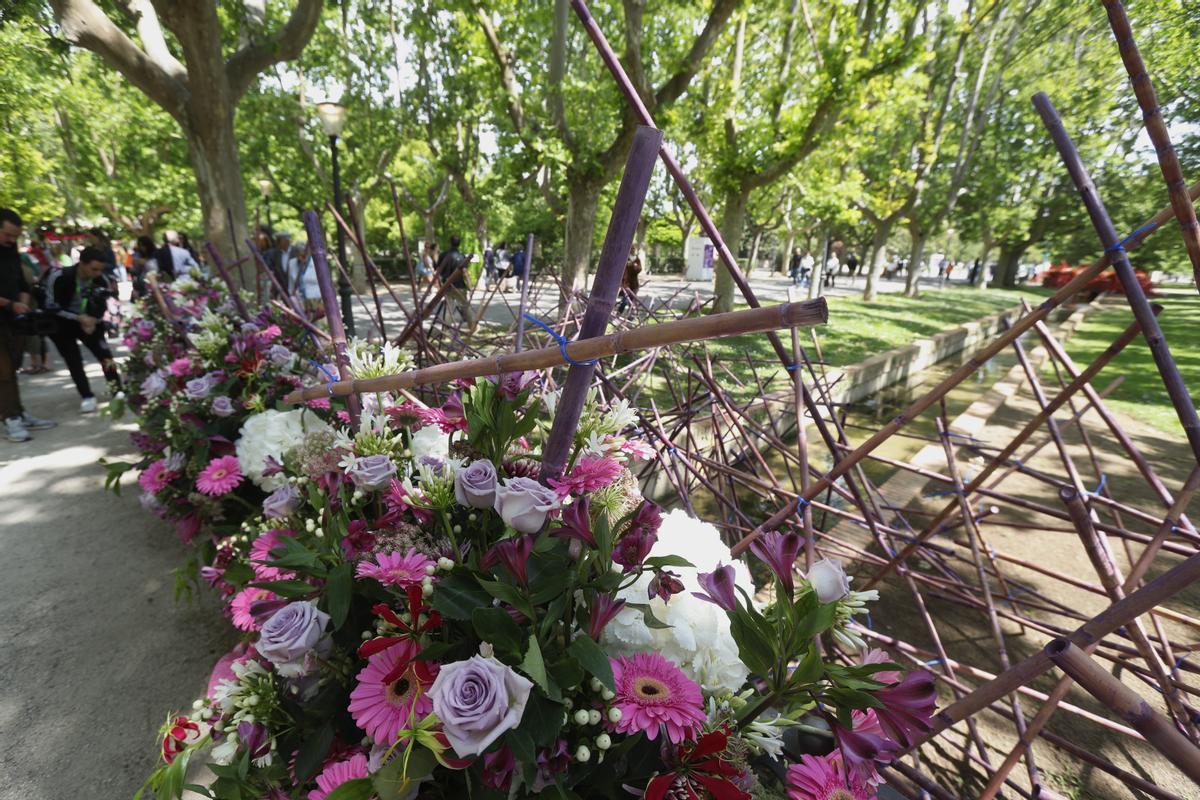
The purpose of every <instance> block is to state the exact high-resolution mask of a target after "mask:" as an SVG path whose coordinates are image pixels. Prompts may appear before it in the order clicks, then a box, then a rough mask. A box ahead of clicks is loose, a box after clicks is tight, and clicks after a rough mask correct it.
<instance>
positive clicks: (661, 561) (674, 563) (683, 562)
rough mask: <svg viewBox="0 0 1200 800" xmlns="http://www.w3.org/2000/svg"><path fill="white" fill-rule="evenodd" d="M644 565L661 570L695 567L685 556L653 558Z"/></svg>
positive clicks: (648, 559)
mask: <svg viewBox="0 0 1200 800" xmlns="http://www.w3.org/2000/svg"><path fill="white" fill-rule="evenodd" d="M643 563H644V564H645V565H646V566H647V567H650V568H652V569H653V568H656V567H657V568H659V569H662V568H663V567H693V568H694V567H695V565H694V564H692V562H690V561H688V560H687V559H686V558H684V557H683V556H651V557H650V558H647V559H646V560H645V562H643Z"/></svg>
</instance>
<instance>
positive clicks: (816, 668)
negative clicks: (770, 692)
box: [789, 647, 825, 686]
mask: <svg viewBox="0 0 1200 800" xmlns="http://www.w3.org/2000/svg"><path fill="white" fill-rule="evenodd" d="M824 667H825V663H824V662H823V661H822V660H821V654H820V653H818V652H817V648H815V647H809V648H808V652H807V653H805V655H804V658H802V659H801V660H800V663H799V664H798V665H796V669H795V670H793V671H792V674H791V676H790V678H789V682H790V683H791V684H792V685H793V686H803V685H804V684H806V683H813V682H815V681H816V680H817V679H818V678H820V677H821V674H822V673H823V672H824Z"/></svg>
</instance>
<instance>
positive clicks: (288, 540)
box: [266, 536, 320, 567]
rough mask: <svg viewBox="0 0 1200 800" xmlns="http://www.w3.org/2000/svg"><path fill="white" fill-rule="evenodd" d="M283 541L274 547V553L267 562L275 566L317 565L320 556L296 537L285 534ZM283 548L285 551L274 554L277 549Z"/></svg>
mask: <svg viewBox="0 0 1200 800" xmlns="http://www.w3.org/2000/svg"><path fill="white" fill-rule="evenodd" d="M282 540H283V541H282V542H281V543H280V544H277V545H275V547H273V548H272V555H271V557H270V558H268V559H267V561H266V563H267V564H270V565H271V566H274V567H315V566H316V565H317V562H318V561H319V560H320V556H319V555H318V554H317V553H314V552H313V551H312V550H309V549H308V548H307V547H305V546H304V545H302V544H301V543H300V542H298V541H296V539H295V537H292V536H284V537H282ZM280 548H283V551H284V552H283V553H281V554H280V555H278V556H277V555H274V552H275V551H276V550H279V549H280Z"/></svg>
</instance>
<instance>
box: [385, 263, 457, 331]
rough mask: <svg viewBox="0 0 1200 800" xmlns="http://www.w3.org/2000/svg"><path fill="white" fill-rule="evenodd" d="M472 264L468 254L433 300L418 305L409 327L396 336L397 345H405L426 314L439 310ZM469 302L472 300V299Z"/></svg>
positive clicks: (447, 278) (440, 287) (439, 288)
mask: <svg viewBox="0 0 1200 800" xmlns="http://www.w3.org/2000/svg"><path fill="white" fill-rule="evenodd" d="M470 264H471V256H467V260H466V261H464V262H463V265H462V266H461V267H459V268H458V269H456V270H454V272H451V273H450V275H449V276H447V277H446V279H445V280H444V281H442V285H441V286H439V287H438V290H437V294H435V295H434V296H433V300H431V301H429V302H428V303H421V304H419V305H418V310H417V313H416V314H415V315H414V316H413V318H412V319H411V320H410V321H409V323H408V325H407V327H405V328H404V330H403V331H401V332H400V335H399V336H397V337H396V341H395V345H396V346H397V347H403V346H404V343H405V342H407V341H408V338H409V337H410V336H412V335H413V333H415V332H416V330H417V328H419V327H421V323H422V322H424V321H425V315H426V314H427V313H429V312H430V311H436V310H437V307H438V304H439V303H441V302H442V299H443V298H444V297H445V296H446V294H447V293H448V292H449V291H450V288H451V287H452V286H453V285H454V282H455V281H456V280H458V276H459V275H462V274H463V273H464V272H466V271H467V267H468V266H470ZM467 302H470V300H468V301H467Z"/></svg>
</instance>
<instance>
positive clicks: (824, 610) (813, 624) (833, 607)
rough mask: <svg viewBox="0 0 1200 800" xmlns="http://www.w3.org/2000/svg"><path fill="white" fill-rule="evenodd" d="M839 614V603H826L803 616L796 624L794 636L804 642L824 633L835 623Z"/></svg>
mask: <svg viewBox="0 0 1200 800" xmlns="http://www.w3.org/2000/svg"><path fill="white" fill-rule="evenodd" d="M836 615H837V603H826V604H824V605H821V606H818V607H817V609H816V610H815V611H813V612H812V613H811V614H808V615H807V616H805V617H803V618H802V619H801V621H800V624H799V625H797V626H796V629H795V631H794V632H793V636H794V637H795V638H796V639H798V640H799V641H801V642H803V641H806V640H808V639H812V638H813V637H815V636H818V635H820V634H822V633H824V632H825V631H826V630H828V629H829V626H830V625H832V624H833V620H834V618H835V616H836Z"/></svg>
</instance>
